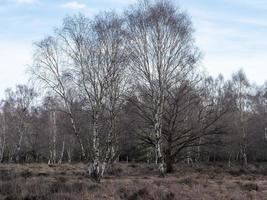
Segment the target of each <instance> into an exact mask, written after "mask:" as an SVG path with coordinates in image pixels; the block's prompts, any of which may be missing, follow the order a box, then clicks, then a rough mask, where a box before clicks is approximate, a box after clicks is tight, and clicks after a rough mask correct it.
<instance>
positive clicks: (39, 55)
mask: <svg viewBox="0 0 267 200" xmlns="http://www.w3.org/2000/svg"><path fill="white" fill-rule="evenodd" d="M64 67H65V68H64ZM31 72H32V75H33V77H34V78H35V79H37V80H39V81H40V82H41V83H42V84H43V85H44V86H45V87H46V88H48V89H50V90H52V91H54V92H55V93H56V94H57V95H58V96H59V97H60V98H61V99H62V101H63V104H64V107H65V112H66V113H67V114H68V116H69V119H70V123H71V127H72V129H73V133H74V134H75V136H76V138H77V141H78V143H79V145H80V149H81V157H82V159H85V158H86V154H85V148H84V145H83V142H82V138H81V136H80V133H79V129H78V127H77V122H76V121H75V119H74V115H73V111H72V109H71V104H72V90H71V89H70V87H69V82H70V81H69V76H68V73H67V68H66V66H65V60H64V57H63V54H62V52H61V47H60V45H59V42H58V40H57V39H56V38H53V37H48V38H46V39H44V40H42V41H41V42H39V43H36V52H35V55H34V63H33V66H32V68H31Z"/></svg>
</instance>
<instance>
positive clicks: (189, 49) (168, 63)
mask: <svg viewBox="0 0 267 200" xmlns="http://www.w3.org/2000/svg"><path fill="white" fill-rule="evenodd" d="M126 18H127V29H128V37H129V38H128V39H129V42H128V49H129V50H130V55H131V68H132V69H133V71H134V74H135V75H136V76H135V77H136V79H137V84H138V85H142V87H145V88H146V91H149V97H150V98H151V105H152V110H153V111H152V113H151V114H152V117H151V119H152V121H153V127H154V141H155V149H156V157H157V160H158V163H159V172H160V175H161V176H163V175H164V173H165V167H164V158H163V152H162V126H163V124H162V123H163V115H164V112H165V110H164V105H165V102H166V94H167V91H168V90H169V89H170V88H171V87H173V86H174V85H175V84H176V82H177V80H178V79H179V78H181V77H182V76H186V75H187V72H189V71H191V69H193V68H194V65H195V63H196V62H197V61H198V58H199V53H198V51H197V49H196V48H195V46H194V40H193V38H192V32H193V29H192V26H191V22H190V20H189V18H188V16H187V15H186V14H185V13H183V12H181V11H180V10H179V9H177V8H176V7H175V6H174V4H172V3H171V2H168V1H155V2H150V1H142V2H140V3H138V4H137V5H135V6H133V7H131V10H129V11H128V12H126Z"/></svg>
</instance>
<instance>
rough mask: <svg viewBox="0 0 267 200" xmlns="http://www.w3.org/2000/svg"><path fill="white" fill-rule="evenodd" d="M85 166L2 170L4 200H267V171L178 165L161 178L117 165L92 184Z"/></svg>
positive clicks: (143, 167)
mask: <svg viewBox="0 0 267 200" xmlns="http://www.w3.org/2000/svg"><path fill="white" fill-rule="evenodd" d="M85 169H86V166H85V165H83V164H75V165H67V164H64V165H57V166H53V167H48V166H47V165H45V164H25V165H13V164H7V165H5V164H3V165H1V166H0V199H6V200H13V199H24V200H39V199H41V200H47V199H48V200H49V199H51V200H79V199H88V200H89V199H92V200H98V199H99V200H101V199H108V200H109V199H110V200H121V199H127V200H138V199H145V200H174V199H179V200H183V199H186V200H189V199H196V200H199V199H203V200H217V199H220V200H224V199H225V200H229V199H232V200H246V199H255V200H260V199H266V200H267V179H266V178H267V176H266V174H267V168H266V169H265V168H264V167H263V166H258V167H257V168H256V167H254V166H253V167H252V166H251V167H250V168H249V169H246V170H244V169H241V168H239V167H234V168H232V169H227V168H226V167H224V166H223V165H218V166H216V167H214V166H208V165H205V166H204V165H203V166H194V167H188V166H178V167H177V170H176V173H174V174H172V175H167V176H166V177H165V178H159V177H157V174H156V171H155V170H154V166H151V165H144V164H142V165H141V164H117V165H116V166H114V167H113V169H112V170H109V171H108V174H107V175H106V177H105V178H104V179H103V181H102V183H101V184H96V183H93V182H92V181H90V180H89V179H88V177H87V176H86V173H85Z"/></svg>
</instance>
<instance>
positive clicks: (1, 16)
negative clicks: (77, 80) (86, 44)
mask: <svg viewBox="0 0 267 200" xmlns="http://www.w3.org/2000/svg"><path fill="white" fill-rule="evenodd" d="M135 1H136V0H77V1H75V0H73V1H72V0H0V24H1V28H0V96H2V94H3V92H4V90H5V88H7V87H12V86H14V85H15V84H17V83H23V82H26V80H27V79H28V77H27V76H26V75H25V70H26V68H27V64H30V63H31V54H32V43H33V42H34V41H38V40H40V39H42V38H43V37H45V36H47V35H49V34H51V33H52V31H53V29H54V28H55V27H57V26H59V25H60V24H61V22H62V19H63V18H64V16H66V15H72V14H75V13H78V12H82V13H84V14H86V15H89V16H93V15H94V14H96V13H97V12H98V11H99V10H111V9H113V10H122V9H123V8H124V7H127V6H128V5H129V4H131V3H133V2H135ZM174 2H175V3H177V4H179V5H180V7H181V8H182V10H185V11H187V12H188V14H189V15H190V16H191V17H192V21H193V24H194V27H195V30H196V32H195V38H196V43H197V45H198V47H199V48H200V49H201V51H202V52H203V62H202V66H203V67H204V68H205V69H206V71H207V72H208V73H210V74H211V75H214V76H216V75H218V74H219V73H222V74H223V75H224V76H225V77H226V78H229V77H230V76H231V74H232V72H234V71H237V70H238V69H239V68H243V69H244V70H245V72H246V73H247V76H248V78H249V79H250V80H251V81H252V82H256V83H258V84H262V83H264V81H265V79H267V39H266V38H267V0H253V1H252V0H180V1H178V0H176V1H175V0H174Z"/></svg>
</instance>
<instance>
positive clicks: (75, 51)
mask: <svg viewBox="0 0 267 200" xmlns="http://www.w3.org/2000/svg"><path fill="white" fill-rule="evenodd" d="M193 33H194V30H193V27H192V23H191V20H190V17H189V16H188V15H187V14H186V13H185V12H183V11H181V10H180V9H179V8H177V7H176V6H175V5H174V4H173V3H172V2H170V1H165V0H156V1H140V2H139V3H137V4H135V5H133V6H131V7H130V8H129V9H127V10H125V11H124V12H123V14H120V15H119V14H117V13H115V12H102V13H100V14H98V15H97V16H95V17H94V18H89V17H86V16H84V15H82V14H79V15H75V16H72V17H66V18H65V19H64V21H63V24H62V26H61V27H58V28H57V29H56V30H55V32H54V33H53V34H52V35H51V36H49V37H46V38H44V39H43V40H41V41H39V42H36V43H35V51H34V52H35V53H34V55H33V64H32V66H31V69H30V71H31V74H32V80H34V83H35V89H33V88H31V87H29V86H26V85H18V86H17V87H16V88H15V90H11V89H9V90H7V91H6V97H5V99H3V100H2V104H1V116H0V117H1V120H0V121H1V123H0V125H1V127H0V161H1V162H17V163H20V162H48V164H56V163H58V164H60V163H62V162H80V161H84V162H88V163H90V164H89V165H88V172H89V174H90V176H91V177H92V178H93V179H94V180H96V181H98V182H99V181H100V179H101V178H102V177H103V175H104V173H105V171H106V169H107V167H109V166H111V165H112V164H113V163H114V162H116V161H136V162H150V163H156V164H157V165H158V170H159V174H160V175H161V176H164V174H165V173H166V172H172V171H173V170H174V169H173V166H174V164H175V163H177V162H179V161H186V162H187V163H188V164H192V163H194V162H201V161H217V160H225V161H228V163H229V165H230V166H231V163H232V162H236V161H240V162H242V163H243V164H244V165H247V163H248V161H249V160H252V161H256V160H266V159H267V158H266V155H265V154H266V153H265V152H266V151H267V149H266V147H265V146H266V144H265V141H266V140H267V124H266V122H265V121H266V120H265V119H267V118H266V116H265V115H266V114H267V110H266V108H267V95H266V93H265V91H266V88H265V87H264V86H262V87H258V86H254V85H250V84H249V81H248V80H247V78H246V76H245V74H244V72H242V71H239V72H237V73H235V74H234V75H233V78H232V79H231V80H224V78H223V77H222V76H219V77H218V78H212V77H210V76H208V75H206V74H205V73H204V72H203V71H202V70H201V68H200V67H199V65H200V61H201V54H200V51H199V50H198V48H197V47H196V46H195V41H194V37H193Z"/></svg>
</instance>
